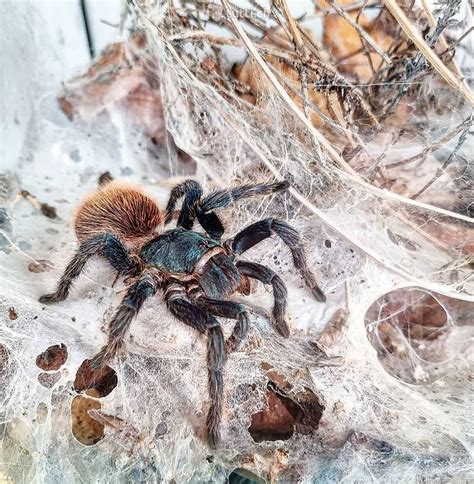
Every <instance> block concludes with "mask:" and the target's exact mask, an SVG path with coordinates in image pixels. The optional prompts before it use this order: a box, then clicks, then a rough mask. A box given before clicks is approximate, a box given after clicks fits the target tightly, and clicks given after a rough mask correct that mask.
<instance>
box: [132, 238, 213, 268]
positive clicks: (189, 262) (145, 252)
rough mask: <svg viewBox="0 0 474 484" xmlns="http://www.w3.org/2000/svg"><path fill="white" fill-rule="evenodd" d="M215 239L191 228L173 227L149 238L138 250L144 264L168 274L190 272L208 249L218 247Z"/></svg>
mask: <svg viewBox="0 0 474 484" xmlns="http://www.w3.org/2000/svg"><path fill="white" fill-rule="evenodd" d="M219 246H220V243H219V242H218V241H217V240H214V239H211V238H210V237H206V236H205V235H203V234H199V233H197V232H193V231H191V230H184V229H173V230H169V231H167V232H165V233H164V234H162V235H159V236H158V237H156V238H154V239H153V240H150V242H148V243H147V244H146V245H144V246H143V248H142V249H141V251H140V257H141V258H142V259H143V260H144V262H145V263H146V264H148V265H149V266H151V267H155V268H157V269H159V270H160V271H163V272H166V273H170V274H192V273H193V272H194V267H195V266H196V264H197V263H198V262H199V261H200V260H201V258H202V257H203V255H205V254H206V253H207V252H208V251H209V250H211V249H213V248H215V247H219Z"/></svg>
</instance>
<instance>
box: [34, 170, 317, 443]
mask: <svg viewBox="0 0 474 484" xmlns="http://www.w3.org/2000/svg"><path fill="white" fill-rule="evenodd" d="M103 182H104V183H102V184H101V186H100V187H99V189H98V190H97V191H96V192H94V193H93V194H91V195H90V196H89V197H88V198H86V199H85V200H84V201H83V203H82V204H81V205H80V206H79V208H78V209H77V212H76V215H75V219H74V228H75V232H76V236H77V238H78V241H79V242H80V245H79V248H78V250H77V252H76V254H75V255H74V257H73V258H72V260H71V261H70V262H69V264H68V265H67V267H66V269H65V271H64V273H63V275H62V277H61V279H60V281H59V283H58V286H57V289H56V291H55V292H54V293H52V294H47V295H44V296H41V297H40V299H39V300H40V302H42V303H53V302H58V301H63V300H65V299H66V298H67V297H68V295H69V291H70V289H71V285H72V283H73V282H74V280H75V279H76V278H77V277H78V276H79V275H80V274H81V272H82V270H83V269H84V266H85V265H86V263H87V261H88V260H89V259H90V258H91V257H92V256H95V255H99V256H102V257H104V258H105V259H106V260H107V261H108V262H109V264H110V265H111V266H112V267H113V268H114V269H115V270H116V271H117V272H118V273H119V274H120V275H123V276H126V277H127V278H126V279H125V282H126V284H127V285H128V287H127V290H126V294H125V296H124V298H123V300H122V302H121V303H120V305H119V307H118V308H117V310H116V312H115V315H114V316H113V318H112V320H111V321H110V325H109V334H108V342H107V344H106V345H105V346H104V347H103V348H102V349H101V350H100V352H99V353H98V354H97V355H96V356H95V357H94V358H93V360H92V365H93V366H94V367H95V368H100V367H102V366H103V365H105V364H106V363H107V362H110V361H111V360H112V359H113V358H115V357H116V356H117V355H118V353H119V352H120V350H121V349H122V347H123V345H124V338H125V336H126V333H127V331H128V329H129V326H130V323H131V321H132V319H133V317H134V316H135V315H136V314H137V313H138V311H139V310H140V308H141V307H142V306H143V303H144V302H145V300H146V299H147V298H149V297H151V296H153V295H154V294H155V293H156V292H157V291H158V290H160V291H162V292H163V293H164V298H165V302H166V305H167V307H168V309H169V311H170V312H171V313H172V314H173V315H174V316H175V317H176V318H177V319H179V320H180V321H182V322H183V323H185V324H187V325H188V326H191V327H192V328H194V329H196V330H197V331H199V332H200V333H202V334H205V335H206V336H207V366H208V386H209V394H210V399H211V404H210V409H209V412H208V415H207V420H206V424H207V437H208V439H207V440H208V443H209V445H211V446H212V447H216V446H217V445H218V442H219V438H220V437H219V426H220V420H221V414H222V408H223V368H224V363H225V360H226V356H227V354H228V353H229V352H231V351H234V350H236V349H237V348H238V347H239V345H240V344H241V342H242V341H243V340H244V339H245V337H246V335H247V333H248V330H249V316H248V313H247V310H246V308H245V306H244V305H242V304H239V303H237V302H235V301H229V300H227V298H228V297H230V296H231V295H232V294H233V293H235V292H238V291H240V292H242V293H245V292H246V291H245V287H246V285H248V283H249V279H248V278H253V279H257V280H259V281H261V282H262V283H264V284H268V285H271V286H272V288H273V295H274V306H273V324H274V326H275V329H276V331H277V332H278V333H279V334H280V335H281V336H283V337H285V338H288V337H289V335H290V330H289V327H288V324H287V322H286V320H285V309H286V298H287V290H286V287H285V284H284V283H283V281H282V279H281V278H280V277H279V276H278V275H277V274H276V273H275V272H273V271H272V270H271V269H269V268H268V267H265V266H263V265H260V264H257V263H255V262H247V261H243V260H240V259H239V256H240V255H241V254H242V253H243V252H245V251H246V250H248V249H250V248H251V247H253V246H254V245H256V244H258V243H259V242H260V241H262V240H263V239H265V238H267V237H270V236H271V235H272V234H276V235H278V236H279V237H280V238H281V239H282V240H283V242H284V243H285V244H286V245H287V246H288V247H289V249H290V251H291V253H292V255H293V262H294V265H295V267H296V268H297V269H298V270H299V271H300V273H301V275H302V276H303V279H304V281H305V283H306V285H307V286H308V287H309V288H310V290H311V291H312V293H313V295H314V297H315V298H316V299H317V300H318V301H324V300H325V296H324V294H323V292H322V291H321V289H320V288H319V287H318V285H317V282H316V279H315V277H314V275H313V273H312V272H311V271H310V269H309V268H308V265H307V262H306V258H305V254H304V249H303V245H302V243H301V240H300V237H299V235H298V232H297V231H296V230H295V229H293V228H292V227H291V226H290V225H288V224H287V223H286V222H283V221H281V220H277V219H273V218H266V219H264V220H261V221H259V222H256V223H253V224H252V225H249V226H248V227H246V228H245V229H243V230H242V231H240V232H239V233H238V234H237V235H235V236H234V237H233V238H231V239H228V240H226V241H225V242H223V243H222V242H221V241H220V239H221V237H222V235H223V233H224V227H223V225H222V223H221V221H220V219H219V217H218V215H217V214H216V213H215V210H216V209H219V208H224V207H227V206H229V205H230V204H231V203H233V202H236V201H238V200H241V199H244V198H248V197H253V196H255V195H268V194H272V193H277V192H282V191H284V190H286V189H287V188H288V186H289V185H288V183H287V182H278V183H270V184H250V185H243V186H240V187H236V188H229V189H225V190H218V191H215V192H214V193H211V194H210V195H207V196H204V195H203V190H202V188H201V186H200V185H199V184H198V183H197V182H195V181H193V180H187V181H185V182H183V183H181V184H179V185H177V186H175V187H174V188H173V189H172V191H171V194H170V198H169V201H168V205H167V207H166V210H165V211H164V212H163V211H162V210H161V209H160V208H159V207H158V205H157V204H156V202H155V201H154V200H153V199H152V198H151V197H150V196H149V195H147V194H146V193H145V192H144V191H143V190H142V189H141V188H140V187H138V186H134V185H130V184H127V183H124V182H120V181H113V180H112V181H111V180H109V179H105V180H103ZM183 197H184V198H183ZM182 198H183V202H182V206H181V210H180V211H179V216H178V221H177V227H176V228H174V229H169V230H165V226H166V225H167V224H168V223H169V222H171V220H172V219H173V215H174V212H175V207H176V204H177V203H178V202H179V200H180V199H182ZM196 219H197V221H198V222H199V224H200V225H201V226H202V228H203V229H204V230H205V232H206V233H207V235H206V234H202V233H199V232H196V231H193V230H192V228H193V224H194V222H195V220H196ZM216 317H224V318H230V319H235V320H236V324H235V326H234V329H233V332H232V334H231V335H230V337H229V338H228V339H227V341H225V340H224V335H223V332H222V327H221V325H220V323H219V321H218V320H217V319H216Z"/></svg>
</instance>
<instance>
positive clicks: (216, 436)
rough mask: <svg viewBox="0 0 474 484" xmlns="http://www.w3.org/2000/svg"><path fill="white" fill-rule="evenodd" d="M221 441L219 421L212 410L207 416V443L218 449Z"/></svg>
mask: <svg viewBox="0 0 474 484" xmlns="http://www.w3.org/2000/svg"><path fill="white" fill-rule="evenodd" d="M220 442H221V433H220V430H219V423H218V422H216V420H215V419H214V416H213V415H212V411H211V412H209V415H208V416H207V443H208V445H209V447H211V449H216V448H217V447H218V446H219V444H220Z"/></svg>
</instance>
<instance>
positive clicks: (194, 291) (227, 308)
mask: <svg viewBox="0 0 474 484" xmlns="http://www.w3.org/2000/svg"><path fill="white" fill-rule="evenodd" d="M188 295H189V298H190V299H191V301H192V302H193V303H195V304H196V305H198V306H199V307H200V308H202V309H204V310H205V311H207V312H208V313H210V314H212V315H213V316H219V317H222V318H229V319H235V320H237V323H236V324H235V326H234V330H233V331H232V334H231V335H230V336H229V338H228V339H227V341H226V351H227V353H230V352H231V351H235V350H237V349H239V347H240V345H241V344H242V341H244V340H245V339H246V338H247V335H248V332H249V316H248V313H247V311H246V309H245V306H243V305H242V304H239V303H236V302H234V301H223V300H220V299H212V298H209V297H207V296H206V295H205V294H204V291H203V290H202V289H201V288H200V287H199V286H198V285H193V286H190V287H189V288H188Z"/></svg>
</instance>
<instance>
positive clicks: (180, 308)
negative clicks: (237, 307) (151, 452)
mask: <svg viewBox="0 0 474 484" xmlns="http://www.w3.org/2000/svg"><path fill="white" fill-rule="evenodd" d="M165 301H166V304H167V306H168V309H169V310H170V311H171V313H172V314H173V315H174V316H175V317H176V318H177V319H179V320H180V321H182V322H183V323H184V324H187V325H188V326H191V327H192V328H194V329H197V330H198V331H199V332H200V333H203V334H206V335H207V368H208V384H209V396H210V398H211V406H210V408H209V412H208V414H207V419H206V427H207V440H208V443H209V445H210V446H211V447H213V448H215V447H217V445H218V444H219V441H220V432H219V427H220V422H221V417H222V408H223V404H224V402H223V400H224V364H225V360H226V351H225V341H224V333H223V332H222V328H221V325H220V324H219V321H217V319H216V318H215V317H214V316H212V315H210V314H208V313H207V312H206V311H204V310H203V309H202V308H200V307H199V306H197V305H196V304H192V303H191V302H189V301H188V300H187V296H186V292H185V288H184V287H183V286H181V285H180V284H177V283H173V284H171V285H170V286H168V288H167V289H166V292H165Z"/></svg>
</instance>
